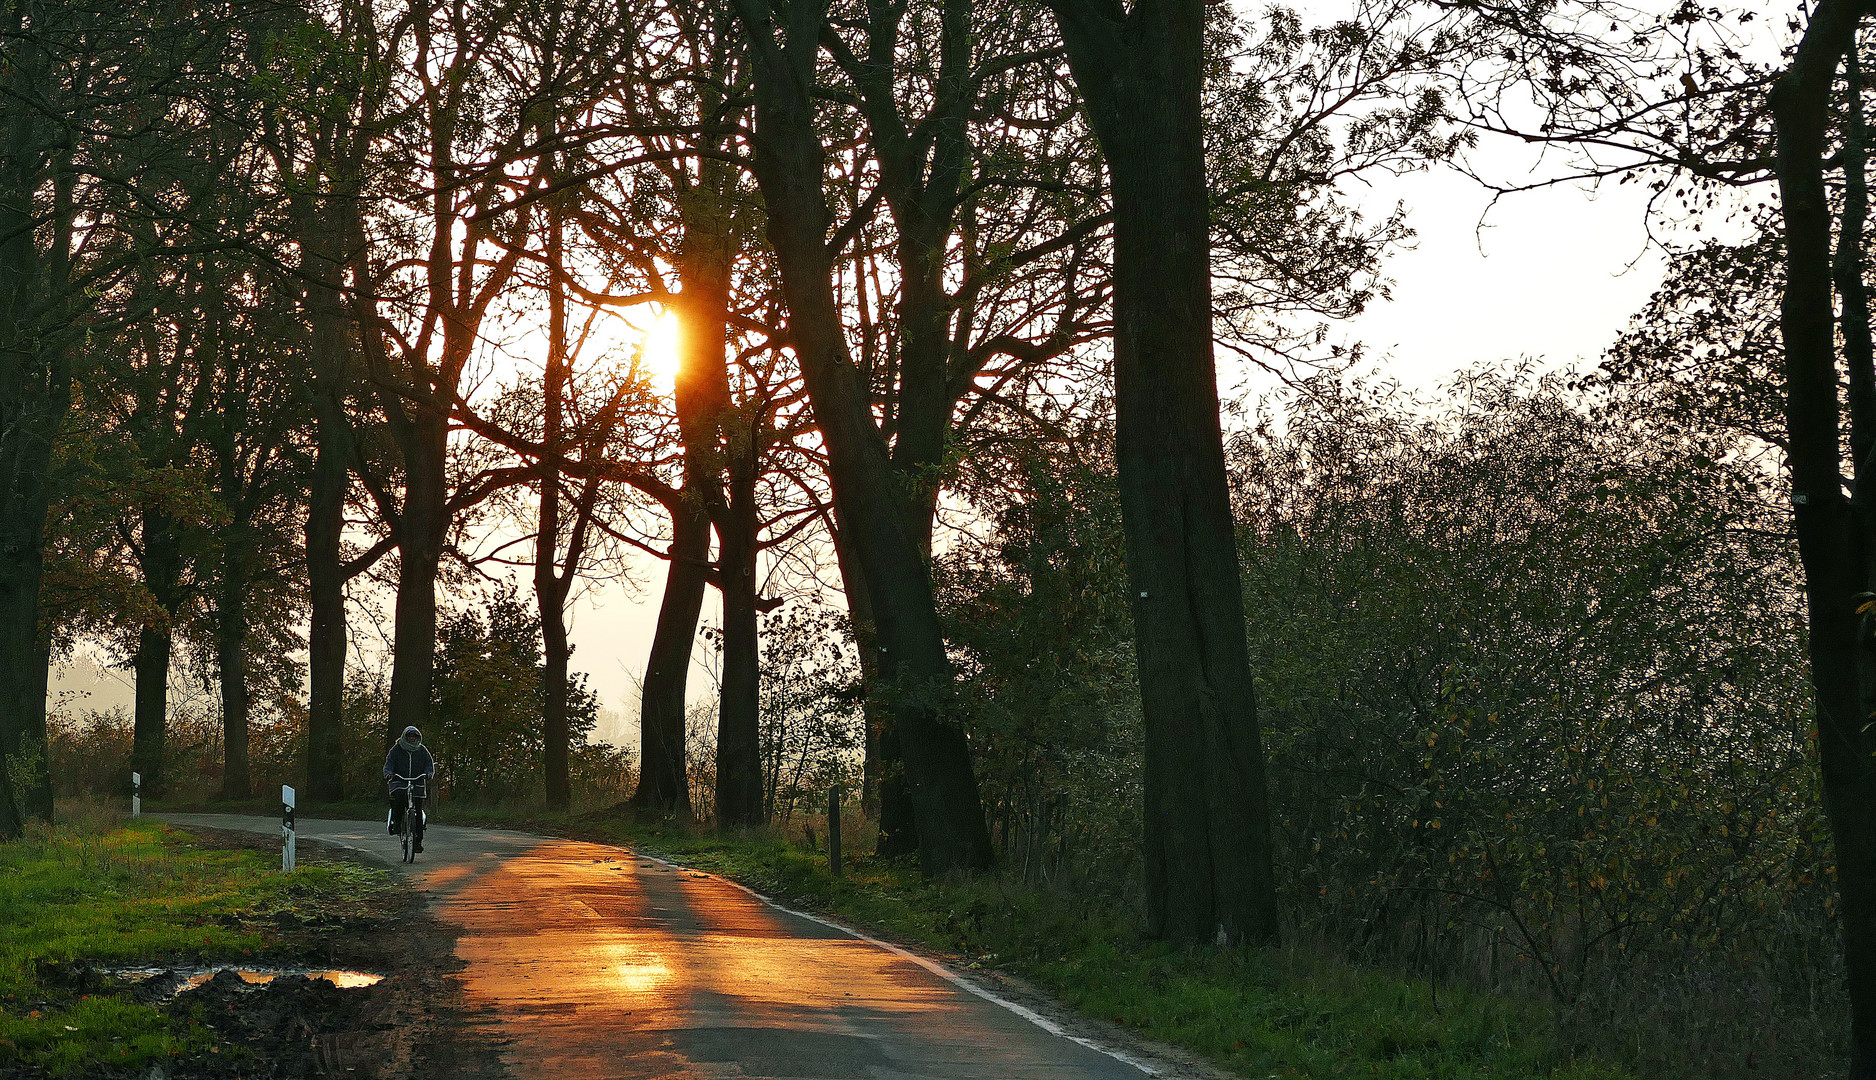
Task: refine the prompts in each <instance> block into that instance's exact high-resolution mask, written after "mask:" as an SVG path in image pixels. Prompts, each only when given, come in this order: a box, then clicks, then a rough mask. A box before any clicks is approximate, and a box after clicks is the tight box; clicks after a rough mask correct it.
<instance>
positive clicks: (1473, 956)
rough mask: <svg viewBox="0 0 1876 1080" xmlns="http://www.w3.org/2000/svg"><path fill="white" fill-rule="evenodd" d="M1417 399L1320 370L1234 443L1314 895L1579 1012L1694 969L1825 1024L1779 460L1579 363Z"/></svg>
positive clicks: (1301, 903) (1821, 860) (1290, 851)
mask: <svg viewBox="0 0 1876 1080" xmlns="http://www.w3.org/2000/svg"><path fill="white" fill-rule="evenodd" d="M1413 404H1414V403H1411V402H1408V401H1405V400H1402V399H1400V398H1399V397H1398V396H1397V395H1394V394H1392V393H1391V392H1388V391H1385V390H1379V391H1378V390H1375V389H1373V388H1369V387H1365V386H1363V385H1360V384H1342V383H1335V382H1330V381H1326V380H1321V381H1317V382H1314V383H1311V384H1309V385H1308V386H1307V387H1306V388H1305V393H1304V394H1303V395H1302V396H1301V397H1299V398H1298V399H1297V401H1296V402H1295V405H1294V407H1293V408H1292V410H1291V411H1290V413H1289V415H1288V417H1287V420H1288V425H1287V428H1285V429H1282V430H1279V429H1278V428H1277V426H1276V424H1275V423H1274V421H1269V420H1267V421H1266V422H1265V423H1264V424H1263V425H1261V426H1260V427H1259V428H1258V429H1257V430H1255V431H1253V432H1250V433H1247V434H1245V435H1244V436H1242V437H1241V438H1239V439H1238V440H1236V442H1235V443H1234V445H1233V447H1232V464H1233V470H1234V477H1235V483H1236V497H1237V503H1238V512H1239V514H1240V518H1241V520H1242V522H1243V527H1244V544H1245V548H1244V558H1243V564H1244V571H1245V572H1244V582H1245V602H1246V608H1247V611H1248V612H1249V616H1250V626H1251V644H1252V647H1253V650H1254V655H1255V656H1256V658H1257V667H1258V670H1259V673H1260V680H1259V685H1260V688H1261V691H1262V695H1263V706H1264V708H1263V716H1264V718H1265V723H1266V726H1267V729H1268V731H1269V735H1270V749H1271V757H1272V760H1273V765H1274V768H1273V771H1272V783H1273V788H1272V797H1273V802H1274V804H1275V810H1276V813H1277V820H1278V837H1279V844H1280V847H1279V858H1278V863H1279V866H1280V867H1282V868H1283V873H1284V876H1285V880H1286V881H1287V882H1288V891H1289V896H1290V903H1291V905H1292V907H1293V909H1294V910H1296V911H1297V912H1298V914H1299V916H1301V917H1303V918H1305V919H1306V920H1307V922H1308V923H1309V924H1310V925H1311V926H1312V927H1313V928H1314V932H1316V933H1321V934H1324V935H1327V936H1330V937H1335V938H1342V939H1346V940H1350V941H1353V942H1357V943H1359V944H1360V945H1361V946H1362V947H1364V948H1365V949H1367V950H1369V951H1370V952H1371V953H1373V954H1377V955H1387V954H1393V955H1404V956H1407V957H1409V958H1411V959H1413V960H1415V961H1416V962H1417V963H1419V964H1420V965H1421V966H1422V967H1423V968H1426V969H1429V970H1433V971H1446V972H1450V973H1452V974H1457V975H1463V976H1464V977H1466V978H1468V979H1474V980H1483V981H1485V982H1486V983H1488V984H1501V983H1514V984H1516V983H1528V984H1532V985H1538V986H1543V987H1545V988H1547V989H1548V990H1549V991H1550V992H1551V993H1552V994H1553V995H1555V996H1556V997H1557V998H1558V999H1560V1000H1563V1001H1568V1002H1576V1003H1579V1004H1580V1005H1581V1006H1582V1007H1583V1008H1584V1009H1585V1010H1587V1013H1586V1015H1593V1014H1594V1013H1595V1012H1596V1010H1597V1009H1598V1008H1599V1007H1606V1008H1610V1009H1616V1008H1623V1009H1626V1008H1627V1005H1626V1004H1625V1005H1621V1006H1618V1005H1617V1004H1616V1003H1617V1002H1632V1001H1633V1000H1634V999H1633V995H1634V994H1636V993H1637V992H1638V991H1639V990H1640V988H1641V987H1644V986H1654V987H1665V986H1666V985H1668V984H1670V983H1673V982H1676V981H1678V980H1683V979H1686V978H1690V977H1697V976H1698V977H1708V978H1715V979H1718V980H1720V982H1721V983H1722V984H1724V985H1727V986H1729V987H1731V989H1732V990H1734V991H1736V992H1739V993H1758V992H1760V991H1762V990H1769V991H1770V992H1771V993H1772V995H1773V998H1774V1000H1773V1001H1771V1002H1768V1003H1766V1004H1769V1005H1771V1006H1772V1007H1773V1008H1774V1010H1775V1011H1790V1012H1793V1013H1795V1014H1801V1015H1802V1016H1803V1018H1804V1019H1805V1020H1806V1029H1807V1031H1808V1030H1809V1029H1810V1027H1811V1023H1810V1021H1813V1020H1815V1019H1816V1018H1815V1016H1814V1011H1815V1010H1814V1007H1813V1005H1812V1002H1813V1001H1815V1000H1816V998H1817V996H1818V995H1819V994H1821V993H1822V992H1823V991H1824V987H1825V986H1827V985H1828V979H1829V978H1830V977H1831V976H1830V974H1829V972H1828V965H1817V964H1816V963H1815V961H1816V958H1818V957H1829V956H1831V955H1833V954H1834V949H1835V946H1834V940H1833V938H1834V928H1833V924H1832V918H1831V914H1832V912H1831V904H1832V894H1831V891H1830V889H1829V888H1828V878H1829V866H1830V855H1829V850H1828V844H1827V840H1826V832H1825V825H1824V822H1823V820H1822V816H1821V813H1820V809H1819V802H1818V794H1817V791H1816V770H1815V762H1814V760H1813V748H1812V743H1811V724H1812V719H1811V716H1810V712H1809V694H1808V687H1807V683H1806V681H1805V665H1804V654H1803V641H1802V637H1801V635H1800V634H1799V632H1798V629H1797V628H1798V627H1799V626H1800V625H1801V622H1800V618H1801V606H1800V598H1799V597H1798V595H1797V594H1796V593H1795V591H1794V590H1793V589H1792V587H1791V582H1792V581H1793V580H1794V579H1795V577H1796V570H1795V561H1796V553H1795V550H1794V547H1793V545H1792V542H1791V540H1790V537H1789V535H1788V534H1787V532H1786V530H1785V528H1784V526H1783V522H1782V519H1781V518H1780V517H1778V516H1776V514H1775V512H1774V511H1773V510H1772V509H1771V508H1770V500H1769V499H1768V498H1767V497H1766V492H1765V491H1764V488H1765V487H1766V485H1767V484H1769V483H1770V482H1771V477H1769V476H1768V475H1766V474H1765V473H1764V472H1763V471H1761V470H1760V469H1759V468H1758V467H1757V465H1756V463H1754V462H1753V461H1752V460H1751V459H1750V458H1749V457H1742V456H1740V455H1738V454H1735V453H1734V452H1733V451H1734V450H1735V448H1736V447H1737V442H1736V441H1735V439H1734V437H1733V435H1732V434H1731V433H1726V434H1724V435H1721V436H1711V435H1703V434H1701V433H1699V432H1696V431H1692V430H1689V429H1687V428H1685V427H1682V426H1680V425H1679V424H1678V423H1658V422H1656V420H1655V419H1654V417H1653V416H1652V415H1649V414H1640V415H1637V414H1636V413H1634V412H1633V411H1631V409H1630V405H1631V403H1630V402H1629V401H1626V400H1624V399H1622V398H1620V397H1614V398H1609V399H1606V400H1605V403H1604V406H1605V407H1604V408H1602V409H1600V410H1597V411H1595V412H1591V411H1589V410H1588V409H1586V408H1584V407H1583V406H1582V405H1581V404H1580V403H1579V402H1578V401H1576V400H1573V399H1572V398H1571V397H1570V396H1569V394H1568V391H1567V388H1566V386H1565V384H1564V383H1563V381H1562V380H1559V379H1555V378H1550V379H1532V378H1530V377H1528V376H1523V375H1518V374H1511V375H1494V374H1487V373H1474V374H1472V375H1469V376H1467V377H1465V378H1463V379H1461V380H1460V381H1459V382H1458V383H1456V384H1455V385H1454V387H1453V390H1452V393H1451V396H1450V397H1449V398H1448V399H1447V402H1446V403H1445V408H1444V410H1442V411H1440V412H1436V413H1434V414H1432V415H1427V414H1426V413H1424V412H1421V411H1418V410H1416V409H1415V408H1413V407H1412V406H1413ZM1299 642H1307V643H1308V644H1309V647H1308V648H1306V649H1299V648H1298V647H1297V644H1298V643H1299ZM1305 912H1307V914H1306V915H1304V914H1303V913H1305ZM1599 1003H1601V1005H1600V1006H1599ZM1700 1008H1701V1009H1703V1010H1710V1009H1712V1008H1714V1005H1713V1003H1712V1001H1711V1000H1709V1001H1708V1002H1706V1003H1704V1004H1703V1005H1701V1006H1700ZM1612 1019H1621V1020H1627V1019H1629V1017H1628V1016H1626V1015H1624V1016H1621V1017H1612ZM1659 1019H1663V1022H1668V1020H1667V1019H1666V1018H1659ZM1678 1020H1679V1021H1681V1022H1685V1023H1693V1022H1697V1020H1698V1016H1697V1015H1695V1014H1692V1013H1688V1014H1687V1015H1683V1016H1681V1017H1679V1018H1678ZM1796 1041H1797V1042H1799V1043H1803V1042H1805V1041H1808V1039H1807V1038H1806V1037H1801V1038H1800V1039H1798V1040H1796ZM1685 1049H1686V1048H1685V1047H1682V1048H1681V1050H1682V1051H1683V1052H1684V1051H1685ZM1719 1052H1725V1053H1737V1052H1738V1050H1737V1048H1733V1049H1731V1050H1722V1051H1719ZM1753 1052H1755V1053H1756V1054H1757V1055H1758V1057H1759V1059H1760V1060H1767V1059H1771V1058H1776V1057H1779V1056H1781V1055H1788V1054H1803V1053H1808V1052H1811V1051H1810V1048H1808V1047H1805V1046H1802V1045H1798V1046H1793V1045H1779V1040H1778V1039H1776V1038H1773V1039H1770V1040H1767V1041H1766V1042H1763V1043H1761V1044H1760V1045H1759V1046H1757V1047H1755V1048H1753Z"/></svg>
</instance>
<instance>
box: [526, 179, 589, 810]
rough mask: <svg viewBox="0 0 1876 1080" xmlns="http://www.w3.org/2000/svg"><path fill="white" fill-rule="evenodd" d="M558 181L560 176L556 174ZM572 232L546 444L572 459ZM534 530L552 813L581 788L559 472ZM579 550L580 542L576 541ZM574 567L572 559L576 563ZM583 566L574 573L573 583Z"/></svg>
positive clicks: (554, 260)
mask: <svg viewBox="0 0 1876 1080" xmlns="http://www.w3.org/2000/svg"><path fill="white" fill-rule="evenodd" d="M549 182H550V183H551V182H552V173H551V172H550V173H549ZM563 237H564V233H563V230H562V227H561V219H560V213H559V211H558V210H554V211H551V212H550V213H549V214H548V219H547V270H548V281H547V363H546V365H545V367H544V369H543V371H542V373H541V406H542V410H543V413H544V416H543V418H542V433H541V444H542V445H543V446H545V447H547V449H548V450H549V451H550V452H551V453H553V454H556V455H558V454H563V453H565V452H566V450H567V447H566V445H565V413H564V410H563V405H564V402H565V397H566V393H567V379H568V376H569V375H570V374H571V370H570V368H571V358H570V357H569V356H568V344H567V297H566V287H565V280H564V278H563V276H562V275H564V274H565V272H566V259H565V254H566V252H565V243H564V239H563ZM538 511H539V513H538V515H537V517H536V521H535V526H536V527H535V531H534V601H535V606H536V608H537V609H538V610H539V612H540V616H541V647H542V652H543V653H544V656H543V660H544V662H543V664H542V665H541V698H542V701H541V743H542V754H541V758H542V762H541V764H542V770H543V772H544V774H545V775H544V777H543V785H542V786H543V795H544V796H545V799H546V802H547V808H548V809H549V810H568V809H571V808H572V806H573V782H572V778H571V777H570V776H569V775H568V772H569V762H568V759H569V757H570V756H571V754H570V748H569V745H568V743H569V736H568V732H567V658H568V656H569V655H571V653H572V651H573V650H572V649H571V648H570V647H569V646H568V644H567V590H566V588H565V586H564V585H563V584H562V582H561V577H560V572H559V566H560V476H559V471H558V469H552V470H544V471H543V474H542V476H541V488H540V505H539V507H538ZM571 543H572V544H573V545H574V546H576V547H577V546H578V543H579V537H577V536H576V537H574V538H573V539H572V541H571ZM569 561H572V560H569ZM576 572H577V567H575V566H571V565H570V566H568V568H567V576H568V579H569V582H570V581H571V578H572V576H573V574H574V573H576Z"/></svg>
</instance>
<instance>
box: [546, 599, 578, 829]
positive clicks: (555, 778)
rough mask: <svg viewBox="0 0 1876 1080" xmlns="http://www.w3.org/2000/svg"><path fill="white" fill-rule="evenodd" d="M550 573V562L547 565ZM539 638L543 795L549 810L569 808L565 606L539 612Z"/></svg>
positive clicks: (570, 786)
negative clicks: (540, 649)
mask: <svg viewBox="0 0 1876 1080" xmlns="http://www.w3.org/2000/svg"><path fill="white" fill-rule="evenodd" d="M548 570H549V572H550V574H551V572H552V570H553V564H552V563H549V564H548ZM541 639H542V651H543V654H544V655H543V663H542V670H541V679H542V681H543V685H542V690H543V691H544V695H543V696H544V698H545V700H544V701H542V703H541V716H542V735H543V737H544V739H545V743H546V745H545V747H544V748H543V755H542V759H543V764H544V766H545V769H546V775H545V777H544V781H545V796H546V800H547V808H548V809H549V810H569V809H572V807H573V780H572V776H571V757H572V751H571V745H570V744H571V741H572V740H571V736H570V733H569V731H568V729H567V662H568V659H569V658H570V657H571V656H572V655H573V650H572V648H571V647H570V646H569V645H568V644H567V622H566V612H565V610H564V605H563V604H562V603H560V602H556V603H555V604H554V607H553V610H552V611H551V612H550V611H547V610H545V609H543V610H542V611H541Z"/></svg>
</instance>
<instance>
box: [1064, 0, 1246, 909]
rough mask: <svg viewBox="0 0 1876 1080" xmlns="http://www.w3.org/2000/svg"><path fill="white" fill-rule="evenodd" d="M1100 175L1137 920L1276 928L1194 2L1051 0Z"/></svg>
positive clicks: (1200, 26) (1199, 15)
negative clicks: (1230, 481) (1137, 818)
mask: <svg viewBox="0 0 1876 1080" xmlns="http://www.w3.org/2000/svg"><path fill="white" fill-rule="evenodd" d="M1052 8H1053V10H1054V11H1055V14H1056V20H1057V23H1058V25H1059V26H1060V28H1061V32H1062V40H1063V42H1064V43H1065V44H1066V46H1067V48H1068V56H1069V64H1070V67H1071V68H1072V69H1073V71H1074V73H1075V80H1076V83H1077V85H1078V86H1079V87H1080V88H1081V92H1082V95H1083V98H1084V100H1085V101H1086V102H1087V107H1088V116H1089V122H1090V123H1091V124H1092V125H1093V126H1094V129H1095V132H1096V133H1097V134H1098V135H1099V136H1100V139H1101V145H1102V149H1103V150H1104V151H1105V153H1106V156H1107V160H1108V164H1109V168H1110V170H1111V174H1112V178H1113V180H1112V182H1113V198H1114V402H1115V458H1116V461H1117V463H1118V466H1119V476H1120V489H1121V509H1122V519H1123V521H1124V522H1125V523H1126V531H1127V572H1128V582H1129V585H1128V594H1129V597H1130V598H1131V603H1132V606H1133V622H1134V627H1135V630H1134V634H1135V647H1136V649H1137V651H1138V656H1139V664H1140V694H1141V700H1142V702H1143V704H1144V707H1145V714H1146V747H1145V753H1146V779H1145V798H1146V817H1145V820H1146V875H1147V910H1148V923H1149V926H1150V928H1151V930H1152V932H1153V933H1155V934H1156V935H1160V936H1164V937H1167V938H1170V939H1172V940H1176V941H1217V942H1218V943H1219V944H1221V945H1223V944H1231V943H1235V942H1239V941H1250V942H1259V943H1261V942H1268V941H1271V940H1274V939H1275V937H1276V934H1277V907H1276V885H1275V881H1274V878H1273V876H1272V869H1271V855H1270V820H1269V811H1268V796H1267V795H1266V793H1265V787H1264V752H1263V737H1262V733H1261V732H1260V730H1259V728H1258V723H1257V704H1256V702H1257V699H1256V691H1255V689H1254V688H1253V685H1252V682H1251V671H1250V659H1249V656H1248V654H1247V653H1246V651H1245V647H1244V640H1245V639H1244V611H1243V607H1242V600H1241V594H1240V591H1239V585H1238V563H1237V549H1236V544H1235V540H1234V536H1233V532H1232V524H1231V510H1230V503H1229V492H1228V487H1227V483H1226V478H1225V463H1224V441H1223V434H1222V431H1221V428H1220V426H1219V419H1218V389H1217V374H1216V370H1215V368H1214V366H1213V358H1212V308H1211V295H1212V293H1211V258H1210V249H1211V244H1210V235H1211V222H1210V215H1209V196H1208V193H1207V188H1206V177H1205V145H1204V114H1203V109H1202V105H1201V100H1202V91H1203V82H1204V75H1205V69H1206V64H1205V59H1206V58H1205V51H1204V35H1205V6H1204V5H1203V4H1202V3H1197V2H1195V0H1138V2H1136V3H1135V5H1134V6H1133V8H1132V10H1126V9H1124V8H1122V7H1121V5H1120V4H1119V3H1118V2H1117V0H1116V2H1108V3H1102V2H1099V0H1083V2H1068V0H1060V2H1057V3H1055V4H1053V5H1052Z"/></svg>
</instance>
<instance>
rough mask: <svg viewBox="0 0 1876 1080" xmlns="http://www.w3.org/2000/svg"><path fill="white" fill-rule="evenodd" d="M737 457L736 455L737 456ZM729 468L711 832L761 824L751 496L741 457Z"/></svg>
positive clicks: (722, 532)
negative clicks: (714, 820)
mask: <svg viewBox="0 0 1876 1080" xmlns="http://www.w3.org/2000/svg"><path fill="white" fill-rule="evenodd" d="M738 450H739V451H740V450H742V448H738ZM735 456H736V457H737V458H738V459H739V460H738V461H737V462H736V464H734V465H732V466H731V469H730V471H731V479H730V498H729V507H728V512H727V513H726V514H725V515H724V516H723V518H722V520H720V521H719V522H718V524H717V550H718V554H717V565H718V567H719V568H720V570H721V573H722V581H723V687H722V700H721V702H720V703H719V708H720V711H719V713H718V717H717V791H716V796H717V827H718V828H723V829H746V828H754V827H756V826H758V825H761V824H762V823H763V814H762V733H761V718H760V708H761V704H760V702H761V689H762V687H761V681H762V676H761V665H760V661H759V657H758V648H759V646H758V642H757V622H756V529H757V520H756V491H755V476H754V462H753V461H749V460H747V455H746V453H742V452H736V453H735Z"/></svg>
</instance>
